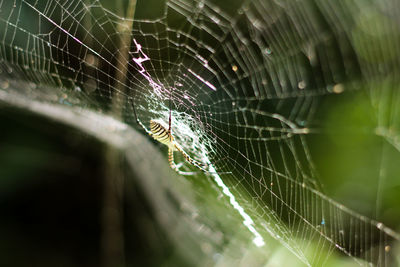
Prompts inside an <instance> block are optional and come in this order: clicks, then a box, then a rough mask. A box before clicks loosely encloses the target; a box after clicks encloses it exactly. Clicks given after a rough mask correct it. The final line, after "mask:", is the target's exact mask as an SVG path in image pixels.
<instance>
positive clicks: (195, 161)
mask: <svg viewBox="0 0 400 267" xmlns="http://www.w3.org/2000/svg"><path fill="white" fill-rule="evenodd" d="M174 147H175V149H176V150H178V151H179V152H181V154H182V155H183V157H184V158H185V159H186V161H187V162H189V163H190V164H192V165H193V166H195V167H197V168H198V169H200V170H202V171H203V172H205V173H217V174H232V172H210V171H208V170H206V168H207V165H205V164H203V163H201V162H198V161H197V160H194V159H192V158H191V157H190V156H189V154H188V153H186V152H185V151H184V150H183V149H182V147H181V146H179V145H178V144H177V143H175V142H174Z"/></svg>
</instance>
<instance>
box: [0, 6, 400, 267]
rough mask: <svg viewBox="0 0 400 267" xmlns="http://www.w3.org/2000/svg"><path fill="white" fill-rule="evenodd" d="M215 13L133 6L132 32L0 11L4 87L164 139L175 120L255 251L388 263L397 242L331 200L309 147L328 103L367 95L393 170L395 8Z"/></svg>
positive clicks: (72, 14) (98, 13) (80, 16)
mask: <svg viewBox="0 0 400 267" xmlns="http://www.w3.org/2000/svg"><path fill="white" fill-rule="evenodd" d="M222 3H223V1H212V0H204V1H191V0H167V1H164V2H160V1H156V2H154V3H149V2H147V3H146V1H143V2H140V1H139V2H138V3H137V11H136V14H135V18H134V19H133V20H132V18H124V17H122V16H118V15H117V14H116V12H114V11H113V10H112V8H113V7H111V6H106V4H107V3H102V2H99V1H93V0H68V1H58V0H49V1H34V0H15V1H9V0H7V1H0V10H1V11H0V12H1V13H0V24H1V27H0V28H1V30H0V32H1V33H0V59H1V65H0V66H1V69H0V70H1V73H2V84H1V87H2V89H3V90H5V91H7V90H9V88H10V87H9V81H11V80H20V81H26V82H28V83H27V86H26V88H24V90H23V91H22V92H20V93H22V94H23V95H25V96H26V97H29V98H31V99H34V98H36V99H39V100H40V101H43V102H58V103H60V104H61V105H66V106H79V107H82V108H85V109H86V108H90V109H93V110H97V111H99V112H108V111H110V110H112V109H113V107H114V106H117V107H118V109H119V113H120V114H122V116H121V118H122V119H123V120H124V121H125V122H126V123H127V124H130V125H131V126H132V127H137V128H138V129H139V130H143V129H142V128H145V129H147V130H149V122H150V120H151V119H153V120H157V121H158V122H160V123H162V124H163V125H164V126H165V127H168V120H169V116H170V110H171V119H172V126H171V130H172V134H173V136H174V138H175V140H176V142H177V144H179V145H180V146H181V147H182V148H183V150H184V151H185V152H187V153H188V154H189V155H190V156H191V157H192V158H193V159H195V160H196V161H199V162H201V163H204V164H205V165H206V166H207V168H208V171H209V173H206V174H204V175H206V176H208V177H210V178H213V179H214V181H215V182H216V183H217V184H218V185H219V186H220V187H221V188H222V189H221V190H222V191H223V193H224V194H225V195H227V197H228V198H229V200H230V202H231V204H232V205H233V206H234V208H235V209H236V211H238V212H239V213H240V214H241V216H242V217H243V219H244V224H245V225H246V226H247V227H248V229H249V230H250V232H251V234H252V235H253V238H254V243H255V244H256V245H258V246H268V244H264V237H265V236H267V235H271V236H273V237H274V238H275V239H277V240H279V242H281V244H282V245H284V246H285V247H287V248H288V249H289V250H290V251H291V252H292V253H294V254H295V255H297V256H298V257H299V258H300V259H301V260H302V261H303V262H304V263H306V264H307V265H312V266H314V265H320V264H324V263H325V262H326V261H327V259H328V257H329V255H330V254H331V253H333V252H334V251H339V252H340V253H342V254H344V255H346V256H348V257H350V258H352V259H354V260H355V262H357V263H359V264H360V265H364V264H366V265H367V264H369V263H372V264H374V265H379V266H387V265H390V264H391V263H392V260H393V249H392V247H393V242H395V241H398V240H399V238H400V236H399V234H398V233H396V232H395V231H393V230H391V229H390V228H388V227H386V226H385V225H384V224H383V223H381V222H378V221H377V220H373V219H370V218H368V217H371V216H368V217H367V216H363V215H362V214H360V213H358V212H356V211H354V210H352V209H351V208H348V207H347V206H344V205H342V204H341V203H339V201H336V200H334V199H333V198H332V197H329V196H328V194H327V193H326V192H325V191H326V190H327V189H328V190H327V191H329V188H323V186H322V185H321V182H320V181H319V177H320V175H319V174H318V173H317V168H316V167H315V164H314V161H315V158H314V157H313V153H312V151H311V149H310V144H312V143H313V141H312V138H313V137H314V136H318V135H324V134H325V133H324V129H323V127H322V124H323V123H322V122H321V121H319V118H320V117H319V115H320V113H319V112H320V108H321V106H322V104H323V103H325V102H324V101H325V100H326V99H328V100H329V99H334V98H338V97H340V96H341V95H344V94H345V93H346V92H350V93H354V92H364V93H365V94H366V95H367V96H368V99H369V101H370V102H371V105H372V106H373V107H374V111H375V113H374V116H375V117H376V118H377V127H376V128H375V129H368V130H367V131H369V133H370V134H374V135H376V136H381V137H382V138H383V139H384V140H385V146H388V147H391V148H394V150H395V152H397V154H396V156H397V158H398V156H399V155H398V152H399V148H400V143H399V142H400V141H399V140H400V135H399V134H398V132H397V128H396V125H399V114H400V113H399V109H398V106H399V105H398V104H399V103H398V102H399V100H400V98H399V94H398V93H397V90H396V89H397V88H396V81H397V80H396V79H395V77H396V75H395V74H396V73H397V68H398V58H399V57H398V56H399V55H398V49H396V48H395V47H399V46H398V45H397V44H398V40H399V38H398V37H399V35H398V33H399V32H400V31H399V29H398V26H397V24H398V23H397V21H396V19H395V18H396V16H397V15H398V12H397V11H394V10H396V9H394V8H393V7H392V5H395V3H394V2H393V3H392V2H390V1H388V2H386V3H385V5H384V4H382V3H378V1H376V2H374V1H369V2H368V3H363V4H362V5H361V4H358V3H357V1H346V2H340V1H339V2H337V1H335V2H333V1H305V0H304V1H266V0H265V1H263V0H253V1H229V3H228V2H227V3H224V4H222ZM26 17H27V18H29V19H22V18H26ZM128 25H132V30H127V29H130V28H129V27H130V26H128ZM371 28H372V30H370V29H371ZM122 37H128V38H129V40H130V41H129V42H128V44H124V43H123V42H121V41H120V40H121V39H122ZM126 50H127V51H129V59H128V60H124V57H123V53H124V51H126ZM387 77H389V78H387ZM382 81H385V84H386V85H387V86H385V87H384V88H382V86H377V84H380V83H381V82H382ZM41 84H42V85H43V84H45V85H51V86H55V87H58V88H59V91H58V92H56V93H54V92H52V93H49V92H45V91H41V89H40V88H39V87H38V86H37V85H41ZM55 94H56V96H57V97H54V95H55ZM396 104H397V105H396ZM133 107H134V108H135V111H136V114H137V117H138V120H139V124H140V126H138V125H137V123H136V119H135V117H134V116H133V114H134V110H133ZM349 129H351V128H349ZM331 130H332V131H334V130H336V131H340V126H338V127H337V128H336V129H334V128H332V129H331ZM382 158H384V156H382ZM166 160H167V159H166ZM181 160H183V159H182V157H181ZM181 169H183V170H191V171H196V170H197V169H196V167H194V166H191V165H190V164H188V163H185V164H183V165H182V166H181ZM384 170H385V167H384V166H381V169H380V171H381V173H382V172H384ZM221 173H223V174H221ZM225 173H230V174H225ZM383 176H384V175H383V174H382V175H379V177H377V178H376V179H378V180H379V181H382V180H383ZM199 177H200V178H202V179H203V178H204V177H201V175H200V174H199ZM379 190H381V189H380V187H379V189H378V192H377V197H376V199H377V203H378V202H379V201H378V200H379V199H380V198H381V197H382V194H383V192H382V191H379ZM377 209H379V207H377ZM313 244H317V245H316V246H314V245H313ZM310 250H312V251H311V252H310Z"/></svg>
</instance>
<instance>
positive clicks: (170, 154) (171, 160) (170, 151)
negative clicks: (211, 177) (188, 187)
mask: <svg viewBox="0 0 400 267" xmlns="http://www.w3.org/2000/svg"><path fill="white" fill-rule="evenodd" d="M168 161H169V166H171V169H173V170H174V171H176V172H177V173H178V174H180V175H195V174H196V172H183V171H181V170H179V167H180V166H179V167H178V165H176V164H175V162H174V150H173V149H172V148H168ZM179 165H181V164H179Z"/></svg>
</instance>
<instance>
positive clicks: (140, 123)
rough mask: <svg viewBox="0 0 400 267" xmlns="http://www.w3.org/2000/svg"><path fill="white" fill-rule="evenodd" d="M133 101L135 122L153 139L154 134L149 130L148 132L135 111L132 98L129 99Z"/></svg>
mask: <svg viewBox="0 0 400 267" xmlns="http://www.w3.org/2000/svg"><path fill="white" fill-rule="evenodd" d="M129 99H130V100H131V105H132V109H133V114H134V115H135V120H136V122H137V124H139V125H140V127H142V128H143V130H145V132H146V133H147V134H148V135H150V136H151V137H153V133H152V132H151V131H149V130H147V128H146V126H144V125H143V123H142V122H141V121H140V120H139V119H138V117H137V115H136V109H135V105H134V104H133V98H132V97H130V98H129Z"/></svg>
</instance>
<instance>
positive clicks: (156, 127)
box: [131, 98, 211, 175]
mask: <svg viewBox="0 0 400 267" xmlns="http://www.w3.org/2000/svg"><path fill="white" fill-rule="evenodd" d="M131 104H132V108H133V113H134V115H135V119H136V122H137V123H138V124H139V125H140V126H141V127H142V128H143V129H144V130H145V131H146V133H147V134H148V135H150V136H151V137H153V138H154V139H155V140H157V141H158V142H160V143H162V144H164V145H166V146H168V161H169V166H170V167H171V169H173V170H174V171H176V172H177V173H178V174H181V175H194V174H196V173H197V172H184V171H181V170H179V168H180V167H181V166H182V165H183V163H179V164H178V165H177V164H175V161H174V151H179V152H180V153H181V154H182V155H183V157H184V158H185V160H186V161H187V162H189V163H190V164H191V165H193V166H195V167H197V168H198V169H200V170H202V171H204V172H207V173H211V172H209V171H207V170H206V169H205V168H206V165H204V164H203V163H200V162H198V161H197V160H194V159H192V158H191V157H190V156H189V154H188V153H186V152H185V151H184V150H183V148H182V147H181V146H180V145H179V144H178V143H177V142H176V141H175V138H174V136H173V135H172V131H171V120H172V116H171V102H170V110H169V119H168V129H167V128H166V127H164V126H163V125H161V123H159V122H157V121H155V120H150V131H149V130H147V128H146V127H145V126H144V125H143V123H142V122H140V121H139V120H138V118H137V115H136V109H135V106H134V104H133V99H132V98H131Z"/></svg>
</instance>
